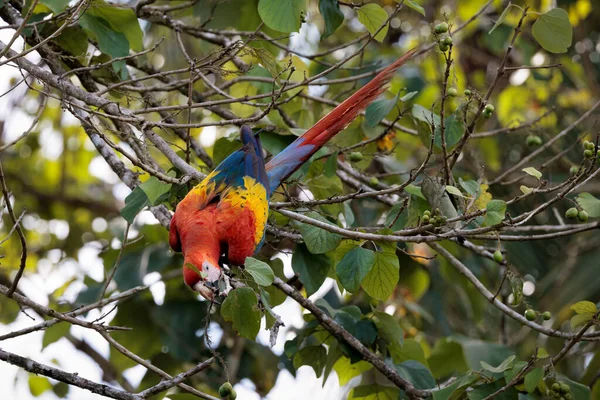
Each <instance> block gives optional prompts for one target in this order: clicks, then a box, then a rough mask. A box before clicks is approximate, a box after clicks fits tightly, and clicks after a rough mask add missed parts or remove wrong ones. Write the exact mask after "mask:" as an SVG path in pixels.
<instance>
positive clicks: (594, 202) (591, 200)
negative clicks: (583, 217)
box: [576, 193, 600, 218]
mask: <svg viewBox="0 0 600 400" xmlns="http://www.w3.org/2000/svg"><path fill="white" fill-rule="evenodd" d="M576 200H577V204H579V206H580V207H581V208H583V209H584V210H585V212H587V213H588V216H589V217H591V218H598V217H600V200H598V199H597V198H595V197H594V196H592V195H591V194H589V193H581V194H579V196H577V199H576Z"/></svg>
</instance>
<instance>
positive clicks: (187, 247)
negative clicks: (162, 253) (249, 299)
mask: <svg viewBox="0 0 600 400" xmlns="http://www.w3.org/2000/svg"><path fill="white" fill-rule="evenodd" d="M414 52H415V49H413V50H411V51H409V52H407V53H406V54H404V55H403V56H402V57H400V58H399V59H398V60H396V61H395V62H394V63H392V64H391V65H389V66H388V67H387V68H386V69H384V70H383V71H381V72H380V73H379V74H378V75H377V76H375V78H373V79H372V80H371V81H370V82H369V83H367V84H366V85H365V86H363V87H362V88H361V89H360V90H358V91H357V92H356V93H354V94H353V95H352V96H350V97H349V98H347V99H346V100H345V101H344V102H342V103H341V104H340V105H338V106H337V107H335V108H334V109H333V110H332V111H331V112H329V113H328V114H327V115H326V116H325V117H323V118H322V119H321V120H319V121H318V122H317V123H316V124H315V125H314V126H313V127H312V128H310V129H309V130H308V131H306V132H305V133H304V134H303V135H302V136H300V137H299V138H298V139H296V140H295V141H294V142H292V143H291V144H290V145H289V146H288V147H287V148H285V149H284V150H283V151H282V152H280V153H279V154H277V155H275V156H274V157H273V158H271V160H270V161H269V162H267V163H265V160H264V158H263V151H262V146H261V143H260V139H259V137H258V135H255V134H254V133H253V132H252V130H251V129H250V128H249V127H248V126H245V125H244V126H242V127H241V134H240V136H241V141H242V144H243V145H242V148H241V149H239V150H237V151H235V152H233V153H232V154H230V155H229V156H228V157H227V158H226V159H225V160H223V161H222V162H221V164H219V165H218V166H217V167H216V168H215V169H214V171H212V172H211V173H210V174H208V176H206V178H205V179H204V180H203V181H202V182H200V183H199V184H198V185H197V186H196V187H194V188H193V189H192V190H191V191H190V192H189V193H188V194H187V195H186V196H185V198H184V199H183V200H182V201H181V202H180V203H179V204H178V205H177V208H176V210H175V214H174V215H173V219H172V220H171V225H170V228H169V244H170V245H171V248H172V249H173V250H175V251H181V252H182V253H183V256H184V264H183V278H184V281H185V283H186V284H187V285H188V286H189V287H190V288H192V289H193V290H194V291H196V292H198V293H200V294H201V295H202V296H203V297H205V298H207V299H211V300H212V299H213V298H214V296H215V294H222V295H226V294H227V292H228V291H229V289H230V286H229V283H228V280H227V278H226V276H224V275H223V273H222V270H221V266H222V264H223V263H226V264H228V265H238V266H241V265H244V263H245V260H246V257H249V256H252V255H253V254H254V253H255V252H256V251H258V250H259V249H260V247H261V246H262V243H263V241H264V236H265V228H266V225H267V218H268V214H269V197H270V196H271V194H272V193H273V192H274V191H275V190H276V189H277V187H278V186H279V185H280V184H281V183H282V182H283V181H284V180H285V179H286V178H288V177H289V176H290V175H291V174H293V173H294V171H296V170H297V169H298V168H299V167H300V166H301V165H302V164H303V163H304V162H306V161H307V160H308V159H309V158H310V157H311V156H312V155H313V154H314V153H315V152H316V151H317V150H319V149H320V148H321V147H322V146H323V145H324V144H325V143H327V141H329V140H330V139H331V138H332V137H333V136H335V135H336V134H337V133H339V132H340V131H342V130H343V129H344V128H345V127H346V126H348V125H349V124H350V122H352V121H353V120H354V118H356V116H357V115H358V114H359V113H360V112H361V111H362V110H364V109H365V108H366V107H367V105H369V103H371V102H372V101H373V100H375V99H376V98H377V97H379V96H380V95H381V94H382V93H383V92H384V91H385V90H386V84H387V83H388V82H389V81H390V80H391V78H392V76H393V74H394V72H395V71H396V70H397V69H398V68H399V67H400V66H401V65H402V64H404V63H405V62H406V61H407V60H408V59H409V58H410V57H411V56H412V55H413V54H414Z"/></svg>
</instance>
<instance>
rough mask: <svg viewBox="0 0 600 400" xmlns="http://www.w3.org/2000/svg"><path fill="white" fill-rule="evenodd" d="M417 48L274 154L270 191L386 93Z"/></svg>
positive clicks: (270, 166)
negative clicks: (397, 72) (388, 85)
mask: <svg viewBox="0 0 600 400" xmlns="http://www.w3.org/2000/svg"><path fill="white" fill-rule="evenodd" d="M415 51H416V49H412V50H410V51H408V52H407V53H406V54H404V55H403V56H402V57H400V58H399V59H397V60H396V61H395V62H394V63H392V64H391V65H389V66H388V67H387V68H386V69H384V70H383V71H381V72H380V73H379V74H378V75H377V76H376V77H375V78H373V79H372V80H371V81H370V82H369V83H367V84H366V85H365V86H363V87H362V88H360V89H359V90H358V91H357V92H356V93H354V94H353V95H352V96H350V97H348V98H347V99H346V100H344V102H342V103H341V104H340V105H338V106H337V107H336V108H334V109H333V110H331V111H330V112H329V114H327V115H326V116H324V117H323V118H321V119H320V120H319V122H317V123H316V124H315V125H314V126H313V127H312V128H310V129H309V130H308V131H306V132H305V133H304V134H303V135H302V136H300V137H299V138H298V139H296V140H295V141H294V142H293V143H292V144H290V145H289V146H288V147H286V148H285V149H284V150H283V151H282V152H281V153H279V154H277V155H276V156H275V157H273V158H272V159H271V160H270V161H269V162H268V163H267V164H266V165H265V169H266V170H267V175H268V177H269V186H270V187H269V193H273V192H274V191H275V189H277V187H278V186H279V185H280V184H281V182H283V181H284V180H285V179H286V178H287V177H289V176H290V175H291V174H293V173H294V171H296V170H297V169H298V168H299V167H300V166H301V165H302V164H303V163H304V162H305V161H306V160H308V159H309V158H310V156H312V155H313V154H314V153H315V152H316V151H317V150H319V149H320V148H321V147H322V146H323V145H324V144H325V143H327V142H328V141H329V139H331V138H332V137H334V136H335V135H337V134H338V133H339V132H341V131H342V130H343V129H344V128H345V127H347V126H348V125H349V124H350V123H351V122H352V121H353V120H354V118H356V117H357V116H358V114H359V113H360V112H361V111H362V110H364V109H365V108H366V107H367V106H368V105H369V103H371V102H372V101H373V100H375V99H376V98H377V97H379V96H380V95H381V94H382V93H383V92H385V90H386V84H387V83H388V82H389V81H390V80H391V79H392V75H393V74H394V72H395V71H396V70H397V69H398V68H400V66H402V64H404V63H405V62H406V61H407V60H408V59H410V58H411V57H412V55H413V54H414V53H415Z"/></svg>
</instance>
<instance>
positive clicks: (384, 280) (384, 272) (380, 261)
mask: <svg viewBox="0 0 600 400" xmlns="http://www.w3.org/2000/svg"><path fill="white" fill-rule="evenodd" d="M399 278H400V263H399V262H398V257H397V256H396V253H387V252H382V251H378V252H376V253H375V259H374V261H373V268H371V270H370V271H369V272H368V273H367V275H366V276H365V278H364V279H363V281H362V284H361V285H362V287H363V289H364V290H365V292H367V294H368V295H369V296H371V297H373V298H375V299H377V300H381V301H385V300H387V299H388V297H390V295H391V294H392V292H393V291H394V288H395V287H396V284H397V283H398V279H399Z"/></svg>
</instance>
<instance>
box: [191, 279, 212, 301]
mask: <svg viewBox="0 0 600 400" xmlns="http://www.w3.org/2000/svg"><path fill="white" fill-rule="evenodd" d="M192 289H193V290H194V291H195V292H198V293H200V295H201V296H202V297H204V298H205V299H206V300H209V301H212V300H213V299H214V298H215V292H214V291H213V289H212V288H211V287H208V286H207V285H206V284H205V283H204V282H203V281H199V282H198V283H196V284H195V285H194V287H193V288H192Z"/></svg>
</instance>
